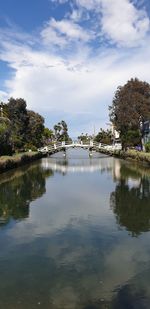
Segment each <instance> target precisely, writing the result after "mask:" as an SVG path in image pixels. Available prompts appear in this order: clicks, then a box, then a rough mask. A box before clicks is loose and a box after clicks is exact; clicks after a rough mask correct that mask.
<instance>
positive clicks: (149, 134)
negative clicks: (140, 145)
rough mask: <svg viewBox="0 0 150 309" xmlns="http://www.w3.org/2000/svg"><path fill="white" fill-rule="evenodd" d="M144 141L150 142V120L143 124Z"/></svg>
mask: <svg viewBox="0 0 150 309" xmlns="http://www.w3.org/2000/svg"><path fill="white" fill-rule="evenodd" d="M142 133H143V142H144V144H146V143H148V142H150V120H147V121H145V122H144V124H143V128H142Z"/></svg>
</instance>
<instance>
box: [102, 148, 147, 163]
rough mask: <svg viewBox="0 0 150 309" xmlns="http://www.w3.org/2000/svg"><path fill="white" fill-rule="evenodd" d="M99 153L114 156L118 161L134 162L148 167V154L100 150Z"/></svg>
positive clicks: (133, 151) (130, 150) (131, 151)
mask: <svg viewBox="0 0 150 309" xmlns="http://www.w3.org/2000/svg"><path fill="white" fill-rule="evenodd" d="M101 153H104V154H107V155H111V156H114V157H116V158H119V159H124V160H134V161H136V162H141V163H145V164H148V165H150V153H147V152H143V151H137V150H134V149H129V150H126V151H124V150H113V151H112V150H106V149H103V150H101Z"/></svg>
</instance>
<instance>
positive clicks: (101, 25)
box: [56, 0, 150, 47]
mask: <svg viewBox="0 0 150 309" xmlns="http://www.w3.org/2000/svg"><path fill="white" fill-rule="evenodd" d="M56 1H57V0H56ZM58 1H59V0H58ZM73 2H74V3H76V5H77V7H78V10H76V11H75V12H74V13H73V16H74V18H77V20H79V17H80V19H82V17H83V14H81V8H82V9H85V10H87V11H91V12H94V13H95V14H96V15H95V17H94V18H95V19H96V23H97V27H96V28H97V35H99V36H100V37H102V35H103V36H104V38H105V39H107V40H110V41H111V42H112V43H115V44H117V45H119V46H125V47H135V46H138V45H140V44H141V43H142V42H143V39H144V38H145V37H146V35H147V33H148V31H149V30H150V19H149V17H148V14H147V13H146V11H145V10H144V9H141V8H137V7H136V6H135V1H131V0H121V1H120V0H75V1H73ZM77 11H79V13H77ZM82 13H83V12H82Z"/></svg>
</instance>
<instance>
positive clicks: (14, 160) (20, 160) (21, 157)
mask: <svg viewBox="0 0 150 309" xmlns="http://www.w3.org/2000/svg"><path fill="white" fill-rule="evenodd" d="M43 157H44V155H43V154H41V153H39V152H25V153H19V154H15V155H13V156H1V157H0V174H2V173H4V172H7V171H9V170H12V169H15V168H17V167H21V166H23V165H25V164H28V163H30V162H33V161H36V160H38V159H41V158H43Z"/></svg>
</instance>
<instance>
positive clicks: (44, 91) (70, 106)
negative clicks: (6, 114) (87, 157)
mask: <svg viewBox="0 0 150 309" xmlns="http://www.w3.org/2000/svg"><path fill="white" fill-rule="evenodd" d="M61 2H62V1H61ZM92 14H95V15H92ZM94 16H95V18H94ZM89 17H91V19H90V20H89ZM84 22H85V23H87V24H88V26H87V24H86V26H85V24H84ZM148 28H149V18H148V15H147V13H146V12H145V11H144V10H141V9H138V8H136V7H135V5H134V4H133V2H131V1H129V0H122V1H120V0H114V1H110V0H107V1H106V0H105V1H103V0H86V1H85V0H76V6H75V1H74V5H73V6H72V11H71V13H69V14H68V13H67V12H66V14H65V16H64V18H63V19H61V20H58V19H56V18H54V17H53V18H50V19H49V21H47V22H45V23H44V25H43V26H42V27H41V29H40V30H37V31H36V35H33V34H31V33H24V32H21V31H20V30H19V31H18V30H17V29H16V28H15V29H10V28H5V29H1V31H0V39H1V43H0V44H1V49H0V60H1V61H4V62H5V63H7V65H8V67H9V69H10V70H11V72H12V73H11V77H9V78H8V79H7V80H5V89H1V92H0V94H1V100H5V98H6V97H7V94H8V96H14V97H24V98H25V99H26V100H27V102H28V108H30V109H34V110H35V111H38V112H40V113H42V114H44V115H45V116H46V118H47V123H48V122H49V119H51V117H52V116H51V115H53V117H54V118H55V119H56V118H57V116H56V115H59V117H62V118H64V116H65V117H66V118H65V119H66V120H68V121H69V122H70V124H72V127H71V130H72V134H73V135H74V136H75V135H76V134H78V133H80V131H81V130H82V131H91V129H90V128H91V126H92V125H93V123H95V125H96V129H97V130H98V129H99V128H100V127H102V126H104V125H105V124H106V122H108V105H110V104H111V102H112V98H113V95H114V92H115V90H116V88H117V86H119V85H120V84H124V83H125V82H126V81H127V80H128V79H130V78H131V77H138V78H140V79H142V80H146V81H148V82H150V77H149V65H150V59H149V53H150V47H149V41H150V39H149V34H148V33H147V31H148ZM105 36H106V37H107V39H106V40H105V39H104V37H105ZM108 43H109V44H108ZM114 43H116V45H114ZM145 59H146V62H145ZM61 115H62V116H61ZM50 122H51V123H53V120H51V121H50ZM75 126H76V128H77V129H75Z"/></svg>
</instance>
